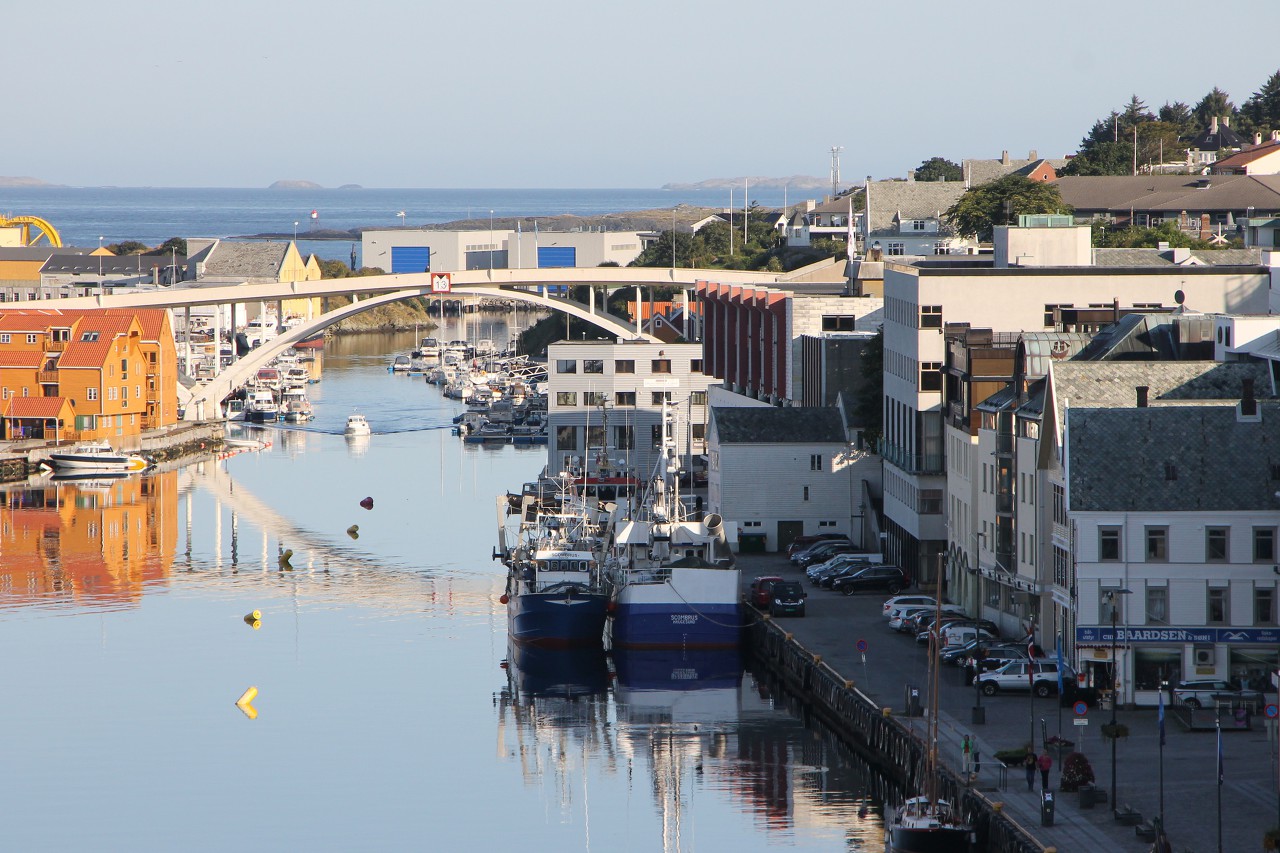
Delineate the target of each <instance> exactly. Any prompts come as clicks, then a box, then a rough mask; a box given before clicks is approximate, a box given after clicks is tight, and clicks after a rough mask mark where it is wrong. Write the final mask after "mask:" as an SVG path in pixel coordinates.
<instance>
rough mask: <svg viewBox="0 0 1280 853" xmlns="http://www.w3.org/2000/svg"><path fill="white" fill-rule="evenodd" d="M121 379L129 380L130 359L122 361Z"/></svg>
mask: <svg viewBox="0 0 1280 853" xmlns="http://www.w3.org/2000/svg"><path fill="white" fill-rule="evenodd" d="M120 378H121V379H128V378H129V359H127V358H122V359H120Z"/></svg>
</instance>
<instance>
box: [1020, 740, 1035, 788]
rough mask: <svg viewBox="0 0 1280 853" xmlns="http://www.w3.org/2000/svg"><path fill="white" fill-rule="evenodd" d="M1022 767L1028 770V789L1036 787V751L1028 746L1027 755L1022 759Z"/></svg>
mask: <svg viewBox="0 0 1280 853" xmlns="http://www.w3.org/2000/svg"><path fill="white" fill-rule="evenodd" d="M1022 767H1023V769H1025V770H1026V771H1027V790H1028V791H1034V790H1035V789H1036V751H1035V750H1034V749H1032V748H1031V747H1027V755H1026V757H1025V758H1023V759H1022Z"/></svg>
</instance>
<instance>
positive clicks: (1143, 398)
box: [1138, 385, 1151, 409]
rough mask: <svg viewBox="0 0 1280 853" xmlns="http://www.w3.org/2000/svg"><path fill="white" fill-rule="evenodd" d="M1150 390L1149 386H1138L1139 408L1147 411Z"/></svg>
mask: <svg viewBox="0 0 1280 853" xmlns="http://www.w3.org/2000/svg"><path fill="white" fill-rule="evenodd" d="M1150 390H1151V388H1150V387H1149V386H1147V385H1139V386H1138V408H1139V409H1145V408H1146V407H1147V392H1148V391H1150Z"/></svg>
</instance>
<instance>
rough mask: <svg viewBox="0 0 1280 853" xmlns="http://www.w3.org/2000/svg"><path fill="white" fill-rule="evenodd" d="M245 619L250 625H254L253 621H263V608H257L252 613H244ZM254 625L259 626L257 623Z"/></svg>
mask: <svg viewBox="0 0 1280 853" xmlns="http://www.w3.org/2000/svg"><path fill="white" fill-rule="evenodd" d="M244 621H245V622H246V623H247V624H249V625H253V623H254V622H261V621H262V611H261V610H255V611H253V612H252V613H246V614H245V615H244ZM254 627H257V626H256V625H255V626H254Z"/></svg>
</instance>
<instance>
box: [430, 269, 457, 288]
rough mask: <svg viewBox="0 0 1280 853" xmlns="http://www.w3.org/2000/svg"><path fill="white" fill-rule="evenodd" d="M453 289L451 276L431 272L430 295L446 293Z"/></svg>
mask: <svg viewBox="0 0 1280 853" xmlns="http://www.w3.org/2000/svg"><path fill="white" fill-rule="evenodd" d="M452 289H453V274H452V273H447V272H433V273H432V274H431V292H432V293H448V292H449V291H450V290H452Z"/></svg>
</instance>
